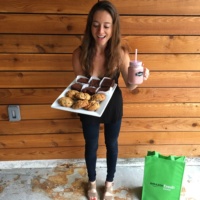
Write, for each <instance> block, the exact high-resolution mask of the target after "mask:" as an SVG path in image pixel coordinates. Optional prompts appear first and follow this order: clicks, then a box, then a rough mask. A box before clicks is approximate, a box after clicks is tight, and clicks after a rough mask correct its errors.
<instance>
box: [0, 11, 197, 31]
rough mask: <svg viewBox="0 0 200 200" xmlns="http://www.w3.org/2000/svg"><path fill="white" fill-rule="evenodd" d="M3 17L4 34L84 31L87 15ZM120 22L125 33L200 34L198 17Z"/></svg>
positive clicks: (137, 18)
mask: <svg viewBox="0 0 200 200" xmlns="http://www.w3.org/2000/svg"><path fill="white" fill-rule="evenodd" d="M0 18H1V21H0V27H1V29H0V33H26V34H83V33H84V30H85V24H86V16H85V15H79V16H77V15H50V14H49V15H45V14H38V15H34V14H28V15H26V14H0ZM120 21H121V32H122V34H125V35H126V34H128V35H130V34H135V35H155V33H156V35H166V34H167V35H200V29H199V26H200V17H198V16H178V17H177V16H121V18H120ZM132 27H134V28H132Z"/></svg>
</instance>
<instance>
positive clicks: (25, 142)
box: [0, 131, 200, 149]
mask: <svg viewBox="0 0 200 200" xmlns="http://www.w3.org/2000/svg"><path fill="white" fill-rule="evenodd" d="M0 141H1V142H0V149H9V148H10V149H15V148H35V147H38V148H39V147H44V148H47V147H76V146H84V144H85V142H84V138H83V134H82V133H74V134H70V133H69V134H49V135H7V136H0ZM104 144H105V143H104V134H103V132H102V131H101V133H100V136H99V145H101V146H104ZM142 144H146V145H149V144H155V145H161V144H166V145H169V144H171V145H175V144H177V145H181V144H200V132H148V133H146V132H134V133H130V132H120V137H119V146H120V147H121V146H124V145H142Z"/></svg>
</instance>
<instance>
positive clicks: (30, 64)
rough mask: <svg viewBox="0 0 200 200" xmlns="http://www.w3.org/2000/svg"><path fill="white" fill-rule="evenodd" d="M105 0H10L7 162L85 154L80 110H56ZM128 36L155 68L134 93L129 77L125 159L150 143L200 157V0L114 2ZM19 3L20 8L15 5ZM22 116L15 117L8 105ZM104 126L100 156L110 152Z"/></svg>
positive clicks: (0, 83) (5, 15) (0, 126)
mask: <svg viewBox="0 0 200 200" xmlns="http://www.w3.org/2000/svg"><path fill="white" fill-rule="evenodd" d="M96 2H97V0H86V1H82V0H76V1H74V0H57V1H54V0H35V1H32V2H27V0H6V1H5V0H0V5H1V6H0V27H1V28H0V149H1V154H0V160H30V159H63V158H67V159H69V158H72V159H74V158H83V157H84V139H83V135H82V127H81V122H80V120H79V117H78V115H77V114H76V113H71V112H65V111H61V110H56V109H52V108H51V104H52V102H53V101H54V100H55V99H56V98H57V97H58V96H59V95H60V93H61V92H62V91H63V90H64V89H65V88H66V87H67V86H68V85H69V84H70V83H71V81H72V80H74V78H75V75H74V73H73V69H72V60H71V59H72V53H73V51H74V49H75V48H77V47H78V46H79V45H80V44H81V40H82V38H83V34H84V29H85V24H86V19H87V14H88V12H89V10H90V8H91V6H92V5H94V3H96ZM111 2H113V3H114V5H115V6H116V8H117V9H118V10H119V13H120V22H121V33H122V44H123V45H126V46H128V47H129V51H130V56H131V59H132V60H133V59H134V52H135V49H136V48H137V49H138V59H139V60H142V61H143V64H144V66H145V67H147V68H149V69H150V77H149V79H148V80H147V81H145V82H144V83H143V84H142V85H139V87H138V88H136V89H135V90H134V91H129V90H128V89H127V88H126V87H125V84H124V82H123V80H122V77H120V78H119V86H120V88H121V90H122V95H123V99H124V108H123V109H124V116H123V120H122V127H121V132H120V137H119V157H120V158H133V157H144V156H145V155H146V153H147V151H149V150H150V151H151V150H152V151H159V152H161V153H162V154H166V155H169V154H174V155H175V154H176V155H184V156H188V157H193V156H199V155H200V143H199V141H200V100H199V94H200V81H199V80H200V65H199V63H200V55H199V52H200V48H199V46H200V37H199V36H200V29H199V26H200V2H199V1H196V0H182V1H180V0H169V1H166V0H134V1H132V0H126V1H121V0H111ZM11 5H12V6H11ZM13 104H17V105H19V106H20V112H21V121H18V122H9V121H8V119H9V118H8V111H7V107H8V105H13ZM103 132H104V127H103V125H101V126H100V139H99V150H98V157H101V158H105V157H106V149H105V146H104V137H103Z"/></svg>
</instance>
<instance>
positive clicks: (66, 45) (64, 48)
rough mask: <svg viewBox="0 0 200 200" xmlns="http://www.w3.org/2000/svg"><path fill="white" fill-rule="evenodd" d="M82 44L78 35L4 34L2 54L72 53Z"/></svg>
mask: <svg viewBox="0 0 200 200" xmlns="http://www.w3.org/2000/svg"><path fill="white" fill-rule="evenodd" d="M80 43H81V36H76V35H73V36H70V35H26V34H24V35H20V34H17V35H15V34H11V35H10V34H8V35H6V34H2V35H0V44H1V48H0V53H26V54H27V53H33V54H34V53H37V54H38V53H39V54H44V53H72V52H73V51H74V49H75V48H76V47H78V46H79V45H80ZM16 56H17V55H16Z"/></svg>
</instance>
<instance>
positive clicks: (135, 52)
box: [135, 49, 137, 62]
mask: <svg viewBox="0 0 200 200" xmlns="http://www.w3.org/2000/svg"><path fill="white" fill-rule="evenodd" d="M135 62H137V49H135Z"/></svg>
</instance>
